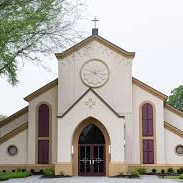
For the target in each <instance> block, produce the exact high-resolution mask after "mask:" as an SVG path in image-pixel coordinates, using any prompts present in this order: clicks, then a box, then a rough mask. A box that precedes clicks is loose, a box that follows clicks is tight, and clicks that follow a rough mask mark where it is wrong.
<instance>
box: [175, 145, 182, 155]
mask: <svg viewBox="0 0 183 183" xmlns="http://www.w3.org/2000/svg"><path fill="white" fill-rule="evenodd" d="M175 152H176V153H177V155H180V156H183V145H177V146H176V148H175Z"/></svg>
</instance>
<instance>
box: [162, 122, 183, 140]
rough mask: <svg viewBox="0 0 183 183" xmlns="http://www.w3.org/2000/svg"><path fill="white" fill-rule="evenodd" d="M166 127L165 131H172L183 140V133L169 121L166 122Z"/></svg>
mask: <svg viewBox="0 0 183 183" xmlns="http://www.w3.org/2000/svg"><path fill="white" fill-rule="evenodd" d="M164 127H165V129H167V130H169V131H171V132H172V133H174V134H176V135H178V136H179V137H181V138H183V131H182V130H180V129H178V128H177V127H175V126H173V125H171V124H170V123H168V122H167V121H164Z"/></svg>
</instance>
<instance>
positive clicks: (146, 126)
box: [142, 103, 153, 137]
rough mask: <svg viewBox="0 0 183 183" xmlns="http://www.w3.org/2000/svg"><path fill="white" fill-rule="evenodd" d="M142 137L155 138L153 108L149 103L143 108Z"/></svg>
mask: <svg viewBox="0 0 183 183" xmlns="http://www.w3.org/2000/svg"><path fill="white" fill-rule="evenodd" d="M142 135H143V137H149V136H153V106H152V105H151V104H149V103H146V104H144V105H143V106H142Z"/></svg>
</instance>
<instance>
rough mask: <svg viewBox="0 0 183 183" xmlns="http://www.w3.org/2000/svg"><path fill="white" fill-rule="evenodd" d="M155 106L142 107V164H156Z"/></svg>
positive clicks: (146, 105)
mask: <svg viewBox="0 0 183 183" xmlns="http://www.w3.org/2000/svg"><path fill="white" fill-rule="evenodd" d="M153 112H154V111H153V106H152V105H151V104H150V103H145V104H143V105H142V114H141V116H142V122H141V123H142V124H141V125H142V131H141V135H142V140H141V144H142V150H141V151H142V153H143V154H142V163H143V164H154V135H155V134H154V119H153V116H154V114H153Z"/></svg>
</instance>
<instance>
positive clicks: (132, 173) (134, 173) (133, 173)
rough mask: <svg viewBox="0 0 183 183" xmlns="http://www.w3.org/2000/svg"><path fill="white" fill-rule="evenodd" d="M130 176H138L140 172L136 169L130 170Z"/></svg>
mask: <svg viewBox="0 0 183 183" xmlns="http://www.w3.org/2000/svg"><path fill="white" fill-rule="evenodd" d="M131 176H132V177H139V176H140V174H139V172H138V171H132V172H131Z"/></svg>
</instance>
